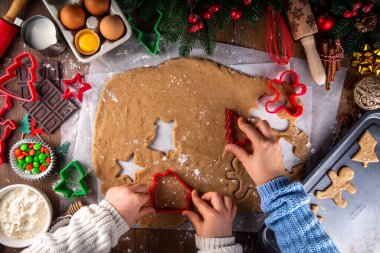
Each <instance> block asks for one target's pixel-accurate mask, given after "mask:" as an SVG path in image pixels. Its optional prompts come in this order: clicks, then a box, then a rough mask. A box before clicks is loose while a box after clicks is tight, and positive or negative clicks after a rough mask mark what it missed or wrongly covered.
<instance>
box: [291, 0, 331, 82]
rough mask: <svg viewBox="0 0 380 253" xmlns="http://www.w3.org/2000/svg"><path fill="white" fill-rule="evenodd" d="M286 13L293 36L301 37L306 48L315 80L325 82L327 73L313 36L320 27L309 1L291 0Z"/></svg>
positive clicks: (295, 37) (297, 38) (296, 38)
mask: <svg viewBox="0 0 380 253" xmlns="http://www.w3.org/2000/svg"><path fill="white" fill-rule="evenodd" d="M286 15H287V16H288V21H289V27H290V30H291V31H292V34H293V38H294V39H295V40H299V39H301V43H302V46H303V47H304V48H305V52H306V57H307V62H308V64H309V68H310V72H311V76H312V77H313V80H314V81H315V82H316V83H317V84H319V85H322V84H324V83H325V81H326V73H325V70H324V68H323V64H322V61H321V59H320V58H319V55H318V51H317V48H316V46H315V41H314V36H313V34H315V33H317V32H318V28H317V25H316V23H315V20H314V16H313V12H312V11H311V8H310V5H309V2H308V1H307V0H289V1H288V8H286Z"/></svg>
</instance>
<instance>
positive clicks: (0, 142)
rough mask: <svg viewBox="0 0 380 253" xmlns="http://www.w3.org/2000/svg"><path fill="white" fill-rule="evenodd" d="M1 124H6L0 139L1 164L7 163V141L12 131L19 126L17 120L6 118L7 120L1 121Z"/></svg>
mask: <svg viewBox="0 0 380 253" xmlns="http://www.w3.org/2000/svg"><path fill="white" fill-rule="evenodd" d="M0 125H2V126H5V129H4V131H3V135H2V136H1V139H0V164H3V163H5V157H4V153H5V141H6V140H7V139H8V137H9V135H10V133H11V131H12V130H15V129H16V128H17V122H16V121H14V120H10V119H6V120H5V121H3V122H0Z"/></svg>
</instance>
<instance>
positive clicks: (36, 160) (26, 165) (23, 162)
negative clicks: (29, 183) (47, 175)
mask: <svg viewBox="0 0 380 253" xmlns="http://www.w3.org/2000/svg"><path fill="white" fill-rule="evenodd" d="M14 155H15V157H16V158H17V161H18V168H19V169H20V170H28V171H30V172H31V173H32V174H35V175H37V174H39V173H41V172H44V171H46V169H47V168H48V167H49V165H50V163H51V158H50V151H49V148H48V147H44V146H43V145H41V144H39V143H23V144H21V145H20V147H19V148H16V149H15V151H14Z"/></svg>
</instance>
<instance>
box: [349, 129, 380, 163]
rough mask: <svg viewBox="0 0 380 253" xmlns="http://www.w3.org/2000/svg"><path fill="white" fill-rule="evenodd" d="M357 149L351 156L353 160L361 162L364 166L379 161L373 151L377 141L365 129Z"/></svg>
mask: <svg viewBox="0 0 380 253" xmlns="http://www.w3.org/2000/svg"><path fill="white" fill-rule="evenodd" d="M358 143H359V146H360V148H359V151H358V152H357V153H356V154H355V155H354V156H353V157H352V160H353V161H357V162H361V163H362V164H363V167H364V168H367V166H368V164H369V163H377V162H379V158H378V157H377V155H376V153H375V146H376V144H377V141H376V140H375V138H373V137H372V135H371V133H370V132H369V131H368V130H367V131H365V133H364V134H363V135H362V137H361V138H360V140H359V142H358Z"/></svg>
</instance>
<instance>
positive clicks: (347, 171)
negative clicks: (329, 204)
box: [315, 167, 356, 208]
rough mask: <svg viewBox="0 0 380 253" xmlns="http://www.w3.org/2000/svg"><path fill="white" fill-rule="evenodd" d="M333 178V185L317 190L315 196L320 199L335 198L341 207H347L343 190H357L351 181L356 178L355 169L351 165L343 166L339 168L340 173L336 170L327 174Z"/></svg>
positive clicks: (350, 191) (349, 191) (351, 192)
mask: <svg viewBox="0 0 380 253" xmlns="http://www.w3.org/2000/svg"><path fill="white" fill-rule="evenodd" d="M327 175H328V176H329V178H330V180H331V185H330V186H328V187H327V188H326V189H325V190H323V191H317V192H316V193H315V196H316V197H317V198H318V199H333V201H334V202H335V204H336V205H337V206H339V207H342V208H344V207H346V206H347V201H346V200H345V199H343V198H342V191H344V190H346V191H347V192H348V193H350V194H354V193H355V192H356V188H355V187H354V186H353V185H352V184H351V183H350V180H351V179H353V178H354V171H353V170H352V169H351V168H349V167H343V168H341V169H340V170H339V172H338V175H337V174H336V172H335V171H334V170H330V171H329V172H328V174H327Z"/></svg>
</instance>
